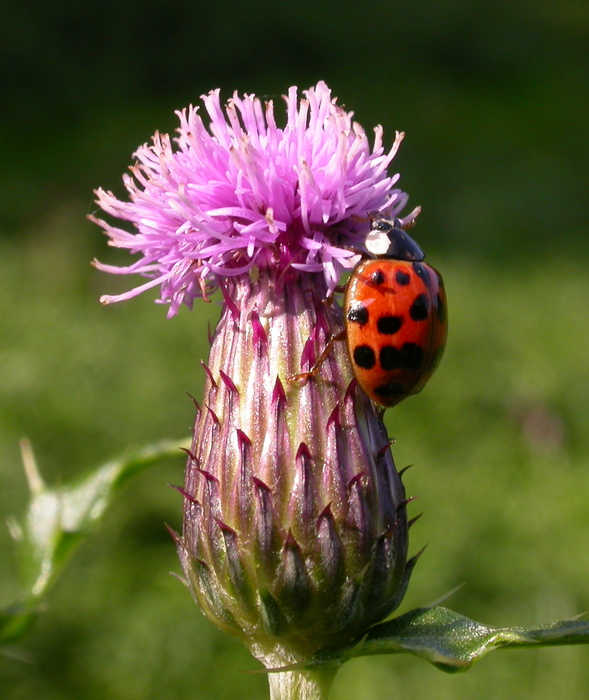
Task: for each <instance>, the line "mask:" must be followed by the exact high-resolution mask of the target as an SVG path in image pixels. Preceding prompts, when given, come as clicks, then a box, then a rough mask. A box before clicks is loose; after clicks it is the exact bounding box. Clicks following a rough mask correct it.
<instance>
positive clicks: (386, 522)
mask: <svg viewBox="0 0 589 700" xmlns="http://www.w3.org/2000/svg"><path fill="white" fill-rule="evenodd" d="M290 277H292V279H291V278H290ZM231 286H232V289H231V290H230V292H229V291H228V292H227V294H228V295H229V294H230V296H231V299H232V302H231V303H230V304H226V305H225V307H224V309H223V315H222V318H221V320H220V323H219V325H218V327H217V331H216V333H215V337H214V339H213V342H212V346H211V352H210V357H209V364H208V367H207V381H206V387H205V396H204V402H203V406H202V408H201V409H200V411H199V415H198V416H197V420H196V426H195V430H194V440H193V445H192V449H191V454H190V456H189V460H188V465H187V470H186V484H185V487H184V495H185V508H184V534H183V537H182V538H180V539H179V540H178V549H179V552H180V559H181V562H182V566H183V569H184V573H185V576H186V578H187V580H188V581H189V584H190V588H191V590H192V592H193V595H194V597H195V598H196V600H197V601H198V603H199V605H200V606H201V608H202V610H203V611H204V612H205V614H206V615H207V616H208V617H209V618H210V619H212V620H213V621H214V622H215V623H216V624H217V625H218V626H219V627H221V628H223V629H226V630H227V631H229V632H232V633H233V634H236V635H238V636H240V637H241V638H242V639H243V640H244V642H245V643H246V644H247V645H248V646H249V647H250V648H251V649H252V651H253V653H254V654H255V655H256V656H258V657H260V658H263V659H266V658H267V657H268V656H269V655H274V656H276V657H278V658H280V659H282V661H283V663H284V661H285V659H290V660H292V659H293V658H296V659H300V658H309V657H310V656H311V655H312V654H313V653H314V652H315V651H317V650H318V649H321V648H323V647H328V646H334V645H340V644H343V643H346V642H349V641H351V640H352V639H354V638H355V637H357V636H358V635H360V634H362V632H363V631H365V630H366V629H367V627H368V626H370V625H371V624H372V623H374V622H377V621H378V620H381V619H382V618H383V617H385V616H386V615H388V614H389V613H390V612H391V611H392V610H394V609H395V608H396V607H397V605H398V604H399V602H400V600H401V597H402V594H403V591H404V576H405V568H406V566H405V562H406V554H407V521H406V516H405V508H404V503H405V495H404V491H403V487H402V485H401V482H400V479H399V477H398V475H397V473H396V471H395V467H394V464H393V460H392V457H391V453H390V449H389V445H388V439H387V436H386V433H385V430H384V428H383V425H382V422H381V421H380V419H379V418H378V417H377V416H376V415H375V413H374V411H373V409H372V407H371V405H370V402H369V400H368V398H367V397H366V396H365V395H364V394H363V392H361V391H360V390H358V389H357V388H356V386H355V380H354V379H353V376H352V374H351V369H350V363H349V361H348V359H347V356H346V350H345V346H344V344H343V343H336V344H335V345H334V348H333V352H331V353H330V354H329V355H328V356H327V359H326V361H325V362H324V363H323V365H322V367H321V374H320V376H318V377H317V378H315V377H313V378H310V379H309V380H308V381H306V382H303V385H302V386H301V385H300V383H294V382H292V381H289V377H290V376H292V375H293V374H295V373H296V372H300V370H301V364H300V363H301V361H302V364H303V366H304V365H306V366H309V364H312V363H313V362H314V359H315V358H316V357H317V356H318V354H319V353H320V352H321V350H322V349H323V348H324V347H325V344H326V343H327V342H328V340H329V338H330V336H331V334H332V333H334V332H336V331H337V330H339V329H341V323H342V319H341V313H340V311H339V309H338V308H337V307H335V306H328V305H326V304H324V303H323V302H322V299H324V298H325V295H326V289H325V283H324V282H323V281H322V279H321V278H319V279H317V278H316V276H313V275H309V274H307V273H298V274H296V275H292V276H289V278H287V279H284V280H283V281H282V282H281V281H279V280H277V279H273V278H272V277H271V276H270V275H267V274H265V275H262V276H260V277H259V279H258V280H257V281H256V282H254V283H252V282H250V281H241V282H237V283H236V284H234V285H231Z"/></svg>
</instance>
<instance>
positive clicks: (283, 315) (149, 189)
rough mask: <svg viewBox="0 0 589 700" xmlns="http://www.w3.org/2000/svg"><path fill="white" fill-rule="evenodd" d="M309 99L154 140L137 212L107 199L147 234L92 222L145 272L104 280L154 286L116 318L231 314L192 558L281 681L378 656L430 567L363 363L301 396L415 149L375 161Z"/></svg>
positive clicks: (232, 627)
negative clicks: (281, 122)
mask: <svg viewBox="0 0 589 700" xmlns="http://www.w3.org/2000/svg"><path fill="white" fill-rule="evenodd" d="M304 94H305V96H304V98H302V99H300V100H299V98H298V96H297V90H296V88H291V89H290V91H289V94H288V96H287V97H286V98H285V100H286V111H287V115H286V124H285V126H284V127H279V126H278V125H277V123H276V120H275V115H274V107H273V104H272V102H268V103H267V104H266V105H265V107H264V106H263V105H262V103H261V102H260V100H258V99H256V98H255V97H253V96H245V97H243V98H240V97H239V96H238V95H237V94H235V95H234V96H233V98H232V99H231V100H229V102H228V104H227V105H226V107H225V109H224V110H223V109H222V107H221V103H220V99H219V92H218V91H214V92H211V93H210V94H209V95H207V96H204V97H203V98H202V99H203V102H204V105H205V108H206V111H207V113H208V116H209V120H210V123H209V125H208V127H207V126H205V124H204V123H203V121H202V119H201V116H200V115H199V111H198V108H194V107H190V108H189V109H187V110H185V111H183V112H179V113H178V116H179V119H180V127H179V129H178V136H177V138H176V139H175V146H174V145H172V141H171V140H170V138H169V137H168V136H165V135H160V134H157V133H156V134H155V136H154V137H153V142H152V144H151V145H144V146H142V147H140V148H139V149H138V151H137V152H136V154H135V155H136V158H137V163H136V164H135V165H134V166H133V167H132V168H131V175H127V176H126V177H125V186H126V188H127V190H128V192H129V198H130V201H128V202H123V201H119V200H118V199H116V198H115V196H114V195H113V194H112V193H110V192H105V191H103V190H98V191H97V195H98V199H97V201H98V204H99V205H100V207H101V208H102V209H103V210H104V211H105V212H106V213H108V214H110V215H112V216H114V217H117V218H120V219H123V220H124V221H127V222H131V223H132V224H133V225H134V232H133V233H129V232H128V231H126V230H123V229H121V228H118V227H116V226H114V225H112V224H111V223H108V222H106V221H103V220H100V219H96V218H94V219H93V220H94V221H95V222H96V223H98V224H99V225H100V226H102V228H103V229H104V231H105V232H106V233H107V234H108V236H109V237H110V241H109V242H110V244H111V245H113V246H116V247H122V248H128V249H129V250H130V251H131V252H133V253H140V254H141V257H140V259H139V260H138V261H137V262H135V263H134V264H132V265H130V266H129V267H124V268H115V267H112V266H108V265H103V264H102V263H99V262H96V263H95V264H96V266H97V267H99V268H100V269H101V270H105V271H107V272H114V273H117V274H128V273H139V274H141V275H143V276H144V277H146V278H148V281H147V282H146V283H145V284H143V285H141V286H139V287H136V288H135V289H133V290H131V291H129V292H127V293H125V294H121V295H119V296H105V297H103V298H102V300H101V301H103V303H111V302H114V301H119V300H122V299H128V298H131V297H133V296H135V295H136V294H139V293H140V292H142V291H144V290H145V289H149V288H152V287H156V286H160V288H161V296H160V298H159V302H160V303H165V304H168V305H169V311H168V315H169V316H172V315H174V314H175V313H176V312H177V311H178V309H179V307H180V306H181V305H182V304H185V305H187V306H188V307H192V305H193V302H194V299H195V298H204V299H205V300H206V299H208V297H209V296H210V295H211V294H212V293H213V292H214V291H215V290H220V293H221V295H222V299H223V309H222V313H221V319H220V321H219V324H218V326H217V329H216V331H215V333H214V336H213V338H212V343H211V350H210V357H209V359H208V362H207V363H206V364H204V370H205V372H206V382H205V391H204V400H203V402H202V407H200V408H199V409H198V412H197V417H196V422H195V427H194V436H193V441H192V446H191V448H190V450H189V455H188V462H187V467H186V480H185V485H184V487H183V488H182V489H181V493H182V494H183V496H184V527H183V533H182V535H181V536H180V535H177V536H176V543H177V547H178V552H179V556H180V561H181V564H182V568H183V570H184V575H185V577H186V581H187V583H188V585H189V587H190V590H191V591H192V594H193V596H194V598H195V600H196V601H197V602H198V604H199V605H200V607H201V610H202V611H203V612H204V614H205V615H206V616H207V617H208V618H209V619H211V620H212V621H213V622H214V623H215V624H216V625H218V626H219V627H220V628H221V629H224V630H226V631H228V632H231V633H232V634H234V635H236V636H238V637H240V638H241V639H242V640H243V641H244V643H245V644H246V645H247V646H248V647H249V649H250V650H251V652H252V653H253V654H254V656H256V657H257V658H258V659H259V660H260V661H262V663H263V664H264V665H265V666H266V667H267V668H268V669H276V668H280V667H284V666H288V665H292V664H304V663H305V662H308V661H309V660H310V659H311V657H312V656H313V655H314V654H316V653H317V652H319V651H321V650H324V649H326V648H331V647H339V646H343V645H346V644H349V643H351V642H353V641H354V640H357V639H359V638H361V637H362V635H364V634H365V633H366V631H367V630H368V628H369V627H370V626H371V625H374V624H375V623H376V622H378V621H380V620H382V619H384V618H385V617H386V616H388V615H389V614H390V613H391V612H392V611H393V610H394V609H395V608H396V607H397V606H398V605H399V603H400V602H401V600H402V597H403V594H404V591H405V588H406V585H407V581H408V578H409V574H410V571H411V567H412V561H411V560H410V561H407V530H408V524H407V517H406V509H405V505H406V499H405V493H404V489H403V486H402V483H401V480H400V477H399V475H398V474H397V472H396V469H395V465H394V462H393V458H392V455H391V452H390V447H389V440H388V437H387V435H386V431H385V428H384V425H383V423H382V419H381V413H380V411H378V410H375V409H374V407H373V405H372V404H371V402H370V400H369V399H368V397H367V396H366V395H365V394H364V393H363V392H362V390H361V389H360V388H359V387H357V385H356V382H355V380H354V379H353V374H352V370H351V367H350V362H349V359H348V356H347V351H346V348H345V344H344V343H335V344H334V347H333V350H332V351H331V352H330V353H329V355H328V356H327V358H326V360H325V361H324V362H323V364H322V365H321V367H320V369H319V371H318V372H317V373H316V375H315V376H313V377H310V378H309V379H307V380H302V381H301V380H298V381H293V380H292V377H293V375H296V374H299V373H301V372H305V371H306V370H308V369H310V368H311V367H312V366H313V364H314V363H315V361H316V359H317V358H318V357H319V355H320V354H321V352H322V351H323V349H324V348H325V346H326V344H327V343H328V341H329V339H330V337H331V336H332V335H333V334H335V333H338V332H339V331H341V329H342V327H343V319H342V313H341V310H340V308H339V306H338V304H337V302H336V301H335V300H334V297H333V294H334V291H335V289H336V286H337V285H338V282H339V280H340V277H341V276H342V274H343V273H344V272H346V271H349V270H351V269H352V268H353V267H354V266H355V264H356V263H357V262H358V260H359V256H358V254H357V251H359V250H362V249H363V244H364V240H365V237H366V233H367V214H368V213H369V212H372V211H387V212H389V213H390V215H391V216H395V217H398V216H399V215H400V212H401V210H402V209H403V208H404V206H405V204H406V200H407V197H406V195H405V194H404V193H402V192H401V191H400V190H399V189H397V188H396V187H395V185H396V182H397V180H398V175H395V176H392V177H391V176H389V175H387V168H388V166H389V165H390V163H391V161H392V159H393V157H394V155H395V153H396V151H397V149H398V146H399V144H400V141H401V138H402V134H397V137H396V139H395V141H394V144H393V146H392V148H391V149H390V150H389V151H385V149H384V147H383V134H382V129H381V127H377V128H376V129H375V138H374V144H373V146H372V147H371V146H370V144H369V140H368V138H367V136H366V134H365V132H364V131H363V129H362V128H361V127H360V126H359V125H358V124H356V123H354V122H353V121H352V113H349V112H346V111H344V110H343V109H342V108H341V107H339V106H338V105H337V103H336V100H335V99H332V97H331V93H330V91H329V89H328V88H327V86H326V85H325V84H324V83H321V82H320V83H318V84H317V86H316V87H315V88H311V89H310V90H308V91H306V92H305V93H304ZM415 214H416V212H413V213H411V214H409V215H408V216H406V217H405V218H404V219H402V222H403V223H404V224H409V223H411V222H412V220H413V218H414V217H415ZM322 673H325V672H324V671H322ZM305 674H306V672H300V673H299V672H290V673H289V672H284V673H278V674H271V675H270V684H271V689H272V697H274V698H283V697H299V696H300V697H324V696H325V693H326V692H327V687H328V686H329V684H330V680H331V679H330V677H323V678H322V679H321V680H320V681H317V679H316V678H315V679H313V678H312V677H311V676H309V674H307V675H305ZM311 675H312V674H311ZM327 676H329V674H327ZM297 693H299V695H297ZM322 693H323V695H322Z"/></svg>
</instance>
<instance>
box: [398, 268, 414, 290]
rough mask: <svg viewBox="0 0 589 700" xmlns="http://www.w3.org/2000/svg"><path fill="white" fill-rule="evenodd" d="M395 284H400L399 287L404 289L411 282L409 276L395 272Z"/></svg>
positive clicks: (399, 271)
mask: <svg viewBox="0 0 589 700" xmlns="http://www.w3.org/2000/svg"><path fill="white" fill-rule="evenodd" d="M395 282H396V283H397V284H400V285H401V287H406V286H407V285H408V284H409V282H411V275H408V274H407V273H406V272H403V270H397V272H395Z"/></svg>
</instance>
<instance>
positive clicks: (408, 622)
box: [310, 607, 589, 673]
mask: <svg viewBox="0 0 589 700" xmlns="http://www.w3.org/2000/svg"><path fill="white" fill-rule="evenodd" d="M565 644H589V623H588V622H583V621H581V620H565V621H562V622H554V623H552V624H548V625H544V626H541V627H511V628H510V627H501V628H495V627H488V626H486V625H482V624H480V623H479V622H474V621H473V620H470V619H468V618H467V617H464V615H460V614H458V613H456V612H453V611H452V610H448V609H447V608H443V607H436V608H418V609H416V610H412V611H411V612H408V613H406V614H405V615H401V616H400V617H397V618H395V619H393V620H390V621H388V622H383V623H381V624H379V625H375V626H374V627H372V628H371V629H370V630H369V632H368V634H367V635H366V636H365V637H364V639H363V640H362V641H361V642H360V643H359V644H357V645H355V646H352V647H346V648H342V649H331V650H325V651H322V652H319V653H318V654H317V655H316V656H315V657H314V659H313V660H312V662H311V664H310V666H314V665H333V664H336V665H341V664H343V663H345V662H346V661H348V660H349V659H352V658H354V657H357V656H369V655H374V654H403V653H407V654H414V655H415V656H419V657H421V658H422V659H425V660H426V661H429V662H430V663H431V664H433V665H434V666H437V667H438V668H440V669H442V670H443V671H447V672H449V673H454V672H456V671H465V670H467V669H469V668H470V667H471V666H472V665H473V664H474V662H475V661H478V660H479V659H480V658H481V657H483V656H484V655H485V654H487V653H488V652H490V651H493V650H494V649H500V648H505V647H537V648H540V647H545V646H557V645H565Z"/></svg>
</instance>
